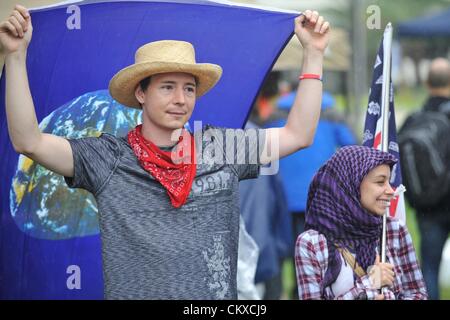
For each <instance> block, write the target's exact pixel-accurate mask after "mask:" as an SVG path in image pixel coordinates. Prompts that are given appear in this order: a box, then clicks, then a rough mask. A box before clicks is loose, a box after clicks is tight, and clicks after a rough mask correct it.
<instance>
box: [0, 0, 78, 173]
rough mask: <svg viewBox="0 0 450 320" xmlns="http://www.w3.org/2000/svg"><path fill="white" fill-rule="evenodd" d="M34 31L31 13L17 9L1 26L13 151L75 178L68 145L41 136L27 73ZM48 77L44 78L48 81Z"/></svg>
mask: <svg viewBox="0 0 450 320" xmlns="http://www.w3.org/2000/svg"><path fill="white" fill-rule="evenodd" d="M32 33H33V27H32V24H31V16H30V14H29V12H28V10H27V9H26V8H24V7H22V6H19V5H16V6H15V7H14V10H13V11H12V13H11V15H10V16H9V18H7V19H6V20H5V21H2V22H1V23H0V56H4V57H5V72H6V73H5V75H4V76H6V118H7V123H8V131H9V136H10V138H11V142H12V144H13V146H14V149H15V150H16V151H17V152H19V153H22V154H24V155H26V156H27V157H29V158H31V159H33V160H34V161H36V162H37V163H39V164H41V165H43V166H44V167H46V168H47V169H49V170H51V171H54V172H56V173H58V174H61V175H64V176H67V177H72V176H73V156H72V148H71V147H70V144H69V142H68V141H67V140H66V139H64V138H61V137H58V136H55V135H51V134H45V133H41V132H40V130H39V127H38V122H37V118H36V112H35V109H34V104H33V99H32V97H31V92H30V87H29V84H28V75H27V69H26V57H27V48H28V45H29V43H30V41H31V36H32ZM45 76H46V75H42V77H45Z"/></svg>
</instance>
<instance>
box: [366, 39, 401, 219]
mask: <svg viewBox="0 0 450 320" xmlns="http://www.w3.org/2000/svg"><path fill="white" fill-rule="evenodd" d="M385 41H386V37H384V36H383V41H382V42H381V44H380V48H379V49H378V54H377V58H376V61H375V65H374V67H373V78H372V85H371V87H370V91H369V104H368V106H367V113H366V122H365V125H364V134H363V143H362V144H363V145H364V146H368V147H374V148H376V149H379V150H381V141H382V138H383V135H384V134H385V133H384V132H383V130H382V128H383V126H382V122H383V121H382V116H381V114H382V112H381V99H382V86H383V79H384V75H383V56H384V46H385ZM388 135H389V140H388V141H389V142H388V151H389V153H391V154H392V155H394V156H395V157H396V158H397V159H399V162H398V163H397V164H396V165H395V166H394V168H393V170H392V174H391V181H390V182H391V185H392V187H393V189H394V190H396V189H397V188H398V187H399V186H400V185H401V184H402V175H401V170H400V155H399V147H398V143H397V131H396V126H395V111H394V87H393V86H392V79H391V78H389V133H388ZM402 187H403V186H402ZM389 214H390V216H391V217H396V218H398V219H399V220H400V221H402V222H403V223H405V222H406V216H405V200H404V196H403V192H400V194H399V196H398V197H395V198H394V199H393V200H391V206H390V208H389Z"/></svg>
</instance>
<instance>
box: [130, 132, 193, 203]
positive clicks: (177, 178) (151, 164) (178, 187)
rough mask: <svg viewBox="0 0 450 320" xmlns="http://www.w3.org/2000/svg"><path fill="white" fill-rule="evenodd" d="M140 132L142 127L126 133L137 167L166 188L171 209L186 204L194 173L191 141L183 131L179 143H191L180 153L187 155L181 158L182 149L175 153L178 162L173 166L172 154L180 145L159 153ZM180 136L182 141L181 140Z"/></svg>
mask: <svg viewBox="0 0 450 320" xmlns="http://www.w3.org/2000/svg"><path fill="white" fill-rule="evenodd" d="M141 130H142V125H138V126H137V127H136V128H134V129H133V130H131V131H130V132H128V143H129V144H130V146H131V148H132V149H133V151H134V154H135V155H136V157H137V158H138V160H139V162H140V164H141V167H142V168H143V169H144V170H145V171H147V172H149V173H150V174H151V175H152V176H153V177H154V178H155V179H156V180H157V181H158V182H159V183H161V184H162V186H163V187H164V188H166V190H167V193H168V194H169V197H170V201H171V202H172V205H173V206H174V207H175V208H179V207H181V206H182V205H183V204H184V203H185V202H186V199H187V197H188V195H189V192H190V190H191V186H192V182H193V181H194V177H195V172H196V164H195V161H194V160H195V143H194V138H193V137H192V136H191V135H190V134H189V133H188V132H187V131H185V130H183V131H184V132H183V135H181V136H180V141H182V140H188V141H187V142H186V143H189V140H190V141H191V146H190V148H188V147H187V146H185V148H184V150H187V151H188V152H189V151H190V154H186V155H184V157H183V148H182V149H181V151H180V152H179V155H180V157H181V158H182V159H180V161H178V160H177V161H176V162H177V163H174V162H173V161H172V152H176V150H177V148H178V147H180V145H181V143H179V144H178V145H177V146H176V147H175V148H174V150H173V151H172V152H171V151H163V150H161V149H160V148H158V147H157V146H156V145H155V144H153V143H152V142H151V141H149V140H146V139H145V138H144V136H143V135H142V131H141ZM183 136H185V138H186V139H183ZM186 143H185V144H186ZM189 149H190V150H189ZM177 156H178V155H177ZM188 157H189V158H188ZM184 160H186V161H184ZM178 162H179V163H178Z"/></svg>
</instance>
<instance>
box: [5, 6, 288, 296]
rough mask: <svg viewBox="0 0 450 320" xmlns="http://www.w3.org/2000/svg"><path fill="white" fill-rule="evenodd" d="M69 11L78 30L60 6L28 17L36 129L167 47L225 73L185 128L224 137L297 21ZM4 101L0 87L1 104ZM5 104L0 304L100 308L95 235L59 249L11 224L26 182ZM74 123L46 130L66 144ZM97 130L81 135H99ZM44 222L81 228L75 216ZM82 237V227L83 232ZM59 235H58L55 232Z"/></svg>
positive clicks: (137, 10)
mask: <svg viewBox="0 0 450 320" xmlns="http://www.w3.org/2000/svg"><path fill="white" fill-rule="evenodd" d="M76 5H77V6H79V7H80V11H81V29H79V30H77V29H74V30H70V29H68V28H67V24H66V22H67V20H68V19H69V17H70V16H71V15H72V13H67V5H61V6H58V7H53V8H47V9H41V10H38V11H34V12H32V13H31V15H32V20H33V26H34V30H33V39H32V41H31V44H30V47H29V49H28V60H27V68H28V75H29V81H30V88H31V92H32V95H33V100H34V103H35V106H36V114H37V118H38V121H39V122H41V121H42V120H43V118H44V117H47V116H48V115H50V114H51V113H52V112H55V111H56V110H59V108H60V107H61V108H62V107H64V108H66V106H67V103H68V102H70V101H75V102H76V101H78V100H74V99H77V98H78V97H81V98H80V99H82V97H83V96H86V95H88V94H91V93H95V94H94V95H97V94H98V92H103V90H104V89H107V87H108V83H109V80H110V79H111V78H112V76H113V75H114V74H115V73H116V72H117V71H118V70H120V69H122V68H124V67H125V66H128V65H130V64H132V63H133V62H134V54H135V51H136V49H137V48H138V47H140V46H141V45H143V44H145V43H147V42H150V41H155V40H162V39H174V40H187V41H190V42H192V43H193V44H194V46H195V48H196V55H197V56H196V58H197V61H198V62H210V63H216V64H219V65H221V66H222V67H223V70H224V73H223V76H222V79H221V80H220V82H219V83H218V85H217V86H216V87H215V88H214V89H213V90H212V91H210V92H209V93H208V94H207V95H205V96H204V97H202V98H201V99H200V100H199V101H198V102H197V104H196V108H195V110H194V113H193V116H192V118H191V127H194V126H193V121H194V120H202V121H203V123H204V124H213V125H217V126H221V127H232V128H238V127H243V125H244V123H245V122H246V118H247V115H248V113H249V111H250V107H251V106H252V104H253V101H254V100H255V97H256V94H257V92H258V90H259V88H260V86H261V84H262V82H263V80H264V78H265V76H266V74H267V72H268V71H269V70H270V69H271V67H272V65H273V63H274V61H275V59H276V58H277V56H278V55H279V53H280V52H281V51H282V49H283V47H284V46H285V44H286V43H287V41H288V40H289V39H290V37H291V35H292V34H293V20H294V18H295V16H296V14H295V13H286V12H283V13H282V12H276V11H266V10H261V9H254V8H245V7H240V6H238V5H226V4H218V3H212V2H208V1H186V0H185V1H106V2H96V1H82V2H78V3H76ZM3 74H5V73H3ZM102 94H103V93H102ZM4 96H5V77H2V78H1V81H0V97H4ZM92 101H95V99H94V100H92ZM92 101H91V100H89V101H87V102H86V103H87V105H88V106H92V108H94V109H95V108H98V106H99V105H98V103H92ZM75 102H74V103H75ZM4 103H5V101H4V99H0V155H1V157H0V177H1V179H0V205H1V207H0V208H1V211H0V244H1V246H0V299H101V298H102V297H103V278H102V262H101V256H100V250H101V246H100V239H99V235H98V233H97V234H95V233H94V234H91V235H89V236H79V237H78V236H73V237H69V238H67V237H64V240H47V239H40V238H36V237H33V236H30V235H29V234H26V233H24V232H23V231H21V229H20V228H18V226H17V224H16V223H17V222H16V221H15V220H14V217H13V216H12V214H11V208H13V207H14V206H15V204H14V203H12V201H15V199H14V197H13V196H12V194H13V191H12V185H11V181H12V179H13V176H14V175H15V174H16V173H17V174H18V178H19V180H20V179H22V177H27V178H28V177H29V176H26V175H25V176H24V175H23V173H22V172H17V171H16V169H17V167H18V155H17V153H15V152H14V150H13V147H12V144H11V142H10V139H9V135H8V131H7V125H6V115H5V105H4ZM101 103H108V104H111V98H110V97H104V99H102V102H101ZM112 104H114V103H112ZM64 108H63V109H64ZM63 111H67V110H63ZM82 111H83V110H80V113H81V112H82ZM58 112H59V111H58ZM93 114H94V113H93ZM66 116H67V117H68V118H66ZM73 116H74V115H73V114H71V115H67V114H63V116H62V117H61V118H60V119H57V121H56V120H55V119H53V120H55V121H50V122H51V124H52V125H55V126H56V127H54V128H51V129H52V130H58V129H61V130H60V131H61V132H62V134H61V135H65V133H64V132H65V130H66V129H70V128H71V124H74V125H75V126H83V125H84V124H85V123H84V122H83V121H84V120H85V119H83V117H82V115H81V116H80V117H78V115H77V117H76V118H73ZM96 116H98V118H96V121H95V122H96V123H103V124H105V125H104V131H105V132H111V131H112V130H111V128H110V123H111V122H110V121H113V122H114V123H115V124H117V123H119V122H120V123H122V124H123V123H127V120H128V118H130V117H133V116H134V115H131V114H126V113H123V112H122V111H120V110H119V109H117V112H112V113H108V114H96ZM71 117H72V118H71ZM69 119H70V121H68V120H69ZM71 121H79V122H76V123H74V122H71ZM95 128H96V127H94V128H91V127H89V128H85V129H87V132H89V133H91V134H98V132H96V130H94V129H95ZM79 132H80V131H77V132H75V133H74V134H75V135H76V134H78V133H79ZM40 170H41V169H40ZM41 171H42V170H41ZM35 182H39V181H35ZM61 183H63V182H62V180H61ZM56 187H58V188H59V187H60V185H58V186H55V188H56ZM23 190H28V189H23ZM19 191H20V190H18V192H19ZM76 195H77V197H78V198H80V199H85V198H86V197H87V195H86V194H81V193H79V192H78V191H77V193H76ZM25 196H29V195H28V193H26V194H25ZM53 196H55V197H53V198H51V200H52V201H53V203H57V204H58V203H73V205H72V206H73V208H75V209H73V210H77V207H81V206H86V207H88V206H89V204H87V203H86V202H85V200H83V201H84V202H82V203H80V204H78V203H76V202H73V201H74V198H73V197H74V196H75V194H73V193H69V191H63V192H61V193H59V194H58V195H53ZM33 199H34V198H32V199H30V201H29V203H30V207H29V208H27V209H29V214H30V216H31V215H36V214H37V211H38V210H37V209H36V206H35V205H36V204H35V203H36V201H33ZM16 200H17V199H16ZM91 205H92V204H91ZM94 206H95V204H94ZM49 214H50V215H68V216H72V217H73V219H80V217H77V216H76V215H74V214H73V211H69V212H61V211H58V212H50V213H49ZM80 221H81V220H80ZM21 227H33V226H31V225H26V226H21ZM84 228H86V226H85V225H83V224H82V223H81V222H80V230H81V231H83V230H84ZM64 230H65V229H64V226H61V229H60V231H61V232H65V231H64ZM81 233H83V232H81ZM70 265H77V266H79V267H80V269H81V286H82V289H81V290H68V288H67V287H66V281H67V278H68V277H69V276H70V275H69V274H67V273H66V269H67V267H68V266H70Z"/></svg>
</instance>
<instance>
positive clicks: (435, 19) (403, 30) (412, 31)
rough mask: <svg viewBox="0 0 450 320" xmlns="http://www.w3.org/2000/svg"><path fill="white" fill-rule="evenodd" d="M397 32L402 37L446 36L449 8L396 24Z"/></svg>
mask: <svg viewBox="0 0 450 320" xmlns="http://www.w3.org/2000/svg"><path fill="white" fill-rule="evenodd" d="M397 34H398V35H399V36H404V37H436V36H443V37H448V36H450V9H448V10H445V11H440V12H438V13H435V14H431V15H426V16H423V17H418V18H415V19H411V20H408V21H405V22H401V23H399V24H398V26H397Z"/></svg>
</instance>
